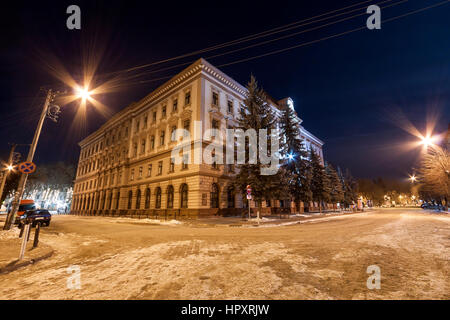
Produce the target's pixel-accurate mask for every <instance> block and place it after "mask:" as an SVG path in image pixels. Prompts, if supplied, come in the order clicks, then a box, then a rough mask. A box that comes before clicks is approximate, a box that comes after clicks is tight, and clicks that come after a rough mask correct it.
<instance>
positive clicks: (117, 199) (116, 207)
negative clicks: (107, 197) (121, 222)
mask: <svg viewBox="0 0 450 320" xmlns="http://www.w3.org/2000/svg"><path fill="white" fill-rule="evenodd" d="M119 200H120V191H117V196H116V206H115V209H116V210H117V209H119Z"/></svg>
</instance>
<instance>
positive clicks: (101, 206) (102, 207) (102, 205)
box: [100, 193, 105, 210]
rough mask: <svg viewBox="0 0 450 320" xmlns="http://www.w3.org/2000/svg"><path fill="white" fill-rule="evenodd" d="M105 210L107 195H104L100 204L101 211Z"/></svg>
mask: <svg viewBox="0 0 450 320" xmlns="http://www.w3.org/2000/svg"><path fill="white" fill-rule="evenodd" d="M103 209H105V193H103V194H102V202H101V204H100V210H103Z"/></svg>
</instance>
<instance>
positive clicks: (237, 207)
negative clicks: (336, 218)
mask: <svg viewBox="0 0 450 320" xmlns="http://www.w3.org/2000/svg"><path fill="white" fill-rule="evenodd" d="M249 204H250V212H251V213H252V214H255V215H256V213H257V210H260V215H262V216H264V215H278V214H292V213H302V212H307V211H313V210H318V204H317V203H309V204H304V203H302V202H300V203H297V204H295V203H294V202H292V201H290V200H289V199H283V200H279V199H270V200H267V201H263V203H262V208H260V209H258V208H257V204H256V203H255V202H254V201H250V203H249V201H248V200H247V199H245V198H244V197H243V196H242V194H241V193H239V192H236V190H235V188H234V187H233V185H232V184H231V180H230V179H229V178H227V177H214V176H207V175H196V176H190V177H184V178H178V179H170V180H165V181H163V182H157V183H151V182H150V183H139V181H137V182H136V183H135V184H133V185H127V186H120V187H111V188H103V189H100V190H93V191H91V192H89V191H86V192H82V193H76V194H74V196H73V200H72V208H71V214H75V215H99V216H133V217H134V216H137V217H148V218H165V219H183V218H196V217H203V216H217V215H219V216H238V215H247V214H248V211H249V209H248V206H249ZM329 208H330V209H331V208H334V206H332V207H329Z"/></svg>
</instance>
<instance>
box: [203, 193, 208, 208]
mask: <svg viewBox="0 0 450 320" xmlns="http://www.w3.org/2000/svg"><path fill="white" fill-rule="evenodd" d="M207 205H208V194H206V193H202V206H207Z"/></svg>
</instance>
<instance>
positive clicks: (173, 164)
mask: <svg viewBox="0 0 450 320" xmlns="http://www.w3.org/2000/svg"><path fill="white" fill-rule="evenodd" d="M169 172H175V159H174V158H170V167H169Z"/></svg>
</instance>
